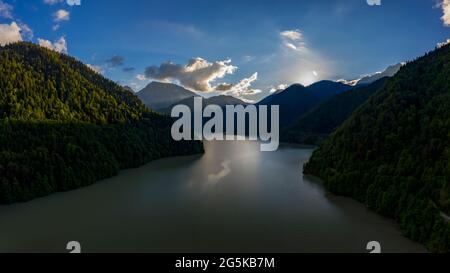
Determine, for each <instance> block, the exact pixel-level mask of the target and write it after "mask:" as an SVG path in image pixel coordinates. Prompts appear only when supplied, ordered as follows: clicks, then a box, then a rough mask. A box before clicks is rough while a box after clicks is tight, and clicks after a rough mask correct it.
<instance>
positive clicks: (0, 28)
mask: <svg viewBox="0 0 450 273" xmlns="http://www.w3.org/2000/svg"><path fill="white" fill-rule="evenodd" d="M20 31H21V28H20V27H19V26H18V25H17V23H16V22H12V23H11V24H10V25H8V24H0V45H1V46H4V45H6V44H10V43H14V42H20V41H22V35H21V33H20Z"/></svg>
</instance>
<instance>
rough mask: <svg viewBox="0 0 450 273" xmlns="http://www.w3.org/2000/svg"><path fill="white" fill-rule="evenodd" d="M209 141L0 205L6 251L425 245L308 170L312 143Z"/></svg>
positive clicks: (405, 248)
mask: <svg viewBox="0 0 450 273" xmlns="http://www.w3.org/2000/svg"><path fill="white" fill-rule="evenodd" d="M259 148H260V146H259V143H257V142H252V141H222V142H218V141H216V142H206V143H205V149H206V152H205V154H204V155H196V156H188V157H177V158H167V159H162V160H157V161H154V162H151V163H149V164H147V165H145V166H143V167H141V168H138V169H132V170H126V171H122V172H121V173H120V174H119V175H118V176H116V177H113V178H110V179H106V180H104V181H100V182H98V183H96V184H94V185H92V186H89V187H86V188H82V189H78V190H74V191H70V192H64V193H57V194H53V195H51V196H47V197H44V198H39V199H36V200H33V201H30V202H27V203H21V204H14V205H8V206H0V252H67V250H66V244H67V242H69V241H79V242H80V243H81V247H82V251H83V252H192V253H195V252H262V253H264V252H282V253H285V252H289V253H292V252H295V253H297V252H368V251H367V250H366V244H367V243H368V242H369V241H378V242H380V244H381V248H382V251H383V252H425V251H426V250H425V248H424V247H423V246H421V245H420V244H417V243H415V242H412V241H411V240H409V239H407V238H405V237H403V236H402V235H401V233H400V231H399V229H398V227H397V225H396V224H395V223H394V222H393V221H392V220H390V219H386V218H384V217H381V216H379V215H377V214H375V213H373V212H371V211H369V210H367V209H366V208H365V206H364V205H362V204H360V203H358V202H356V201H354V200H352V199H348V198H344V197H338V196H334V195H332V194H329V193H327V191H326V190H325V189H324V188H323V186H322V185H321V183H320V181H319V180H318V179H315V178H313V177H308V176H304V175H303V174H302V166H303V163H305V162H306V161H307V160H308V158H309V157H310V156H311V153H312V151H313V149H312V148H305V147H300V146H287V145H282V146H280V148H279V150H278V151H276V152H260V151H259Z"/></svg>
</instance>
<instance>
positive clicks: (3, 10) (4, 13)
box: [0, 0, 13, 19]
mask: <svg viewBox="0 0 450 273" xmlns="http://www.w3.org/2000/svg"><path fill="white" fill-rule="evenodd" d="M12 10H13V7H12V6H11V5H9V4H8V3H5V2H3V1H2V0H0V17H3V18H6V19H12V18H13V16H12Z"/></svg>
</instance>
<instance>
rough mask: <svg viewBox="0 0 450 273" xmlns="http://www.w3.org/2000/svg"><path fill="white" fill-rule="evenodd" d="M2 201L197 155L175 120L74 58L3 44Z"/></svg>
mask: <svg viewBox="0 0 450 273" xmlns="http://www.w3.org/2000/svg"><path fill="white" fill-rule="evenodd" d="M0 88H1V92H0V203H12V202H18V201H26V200H30V199H32V198H35V197H37V196H43V195H47V194H50V193H52V192H56V191H65V190H70V189H75V188H78V187H80V186H85V185H89V184H92V183H93V182H95V181H97V180H99V179H102V178H105V177H109V176H112V175H114V174H116V173H117V172H118V171H119V170H120V169H122V168H128V167H137V166H139V165H141V164H143V163H146V162H148V161H149V160H152V159H156V158H161V157H164V156H171V155H182V154H189V153H195V152H200V151H202V146H201V144H200V143H197V142H175V141H172V138H171V136H170V126H171V124H172V120H171V119H170V118H168V117H165V116H161V115H159V114H156V113H153V112H150V111H149V110H148V109H147V108H146V107H145V106H144V105H143V104H142V103H141V101H140V100H139V99H138V98H137V97H136V96H135V95H134V94H132V93H131V92H129V91H127V90H125V89H124V88H122V87H121V86H119V85H117V84H116V83H114V82H112V81H110V80H108V79H106V78H104V77H102V76H101V75H99V74H97V73H95V72H94V71H93V70H91V69H89V68H88V67H87V66H85V65H84V64H82V63H81V62H78V61H77V60H75V59H74V58H71V57H69V56H66V55H61V54H58V53H56V52H53V51H50V50H48V49H44V48H42V47H39V46H37V45H34V44H30V43H17V44H11V45H8V46H5V47H0Z"/></svg>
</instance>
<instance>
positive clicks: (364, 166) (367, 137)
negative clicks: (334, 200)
mask: <svg viewBox="0 0 450 273" xmlns="http://www.w3.org/2000/svg"><path fill="white" fill-rule="evenodd" d="M449 109H450V46H444V47H442V48H440V49H437V50H435V51H433V52H431V53H428V54H426V55H425V56H424V57H421V58H419V59H417V60H415V61H413V62H410V63H408V64H407V65H406V66H404V67H402V68H401V70H400V71H399V72H398V73H397V74H396V76H394V77H393V78H392V79H391V80H389V81H388V82H387V84H386V85H385V86H384V87H383V88H382V89H381V90H380V91H379V92H377V93H376V94H375V95H374V96H372V97H371V98H370V99H369V100H368V101H367V102H366V103H364V104H363V105H362V106H361V107H360V108H359V109H358V110H357V111H355V113H353V114H352V116H351V117H350V118H349V119H348V120H346V121H345V122H344V124H343V125H342V126H340V127H339V128H338V129H337V130H336V131H335V132H334V133H333V134H332V135H331V136H330V137H329V138H328V139H326V140H325V141H324V142H323V144H322V145H321V146H320V148H319V149H318V150H316V151H315V152H314V154H313V156H312V157H311V159H310V161H309V163H308V164H306V165H305V172H306V173H308V174H314V175H317V176H319V177H321V178H323V180H324V181H325V183H326V186H327V188H328V189H330V190H331V191H332V192H335V193H338V194H341V195H347V196H351V197H354V198H356V199H358V200H359V201H361V202H364V203H365V204H367V206H368V207H369V208H371V209H373V210H375V211H377V212H379V213H381V214H383V215H386V216H389V217H393V218H395V219H396V220H397V222H398V223H399V224H400V227H401V229H402V230H403V232H404V233H405V234H406V235H407V236H408V237H410V238H412V239H414V240H417V241H419V242H421V243H423V244H425V245H426V246H427V247H428V248H429V249H430V250H432V251H438V252H449V251H450V227H449V223H446V222H445V220H444V219H443V217H442V216H441V215H440V212H442V213H445V214H447V215H448V214H450V110H449Z"/></svg>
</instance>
